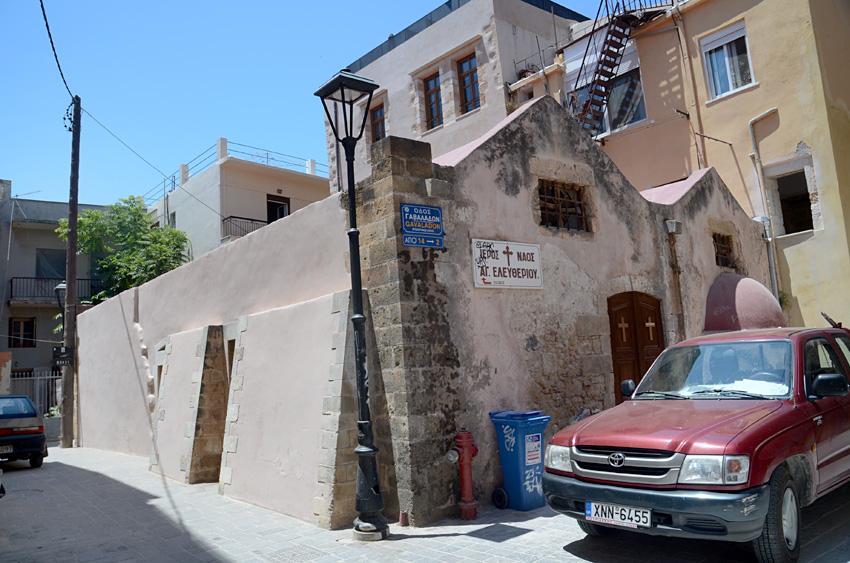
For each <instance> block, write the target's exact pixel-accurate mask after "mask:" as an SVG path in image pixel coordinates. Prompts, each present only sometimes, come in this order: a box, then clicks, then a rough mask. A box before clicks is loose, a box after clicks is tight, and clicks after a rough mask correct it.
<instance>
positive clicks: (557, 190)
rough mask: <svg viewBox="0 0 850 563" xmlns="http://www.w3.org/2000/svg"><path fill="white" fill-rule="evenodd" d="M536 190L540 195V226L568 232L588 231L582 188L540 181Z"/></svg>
mask: <svg viewBox="0 0 850 563" xmlns="http://www.w3.org/2000/svg"><path fill="white" fill-rule="evenodd" d="M537 189H538V192H539V195H540V225H542V226H544V227H554V228H556V229H565V230H570V231H584V232H589V231H590V229H589V228H588V222H587V207H586V205H585V202H584V200H583V199H582V188H580V187H579V186H575V185H572V184H564V183H561V182H553V181H550V180H540V182H539V184H538V186H537Z"/></svg>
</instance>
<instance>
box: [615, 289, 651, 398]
mask: <svg viewBox="0 0 850 563" xmlns="http://www.w3.org/2000/svg"><path fill="white" fill-rule="evenodd" d="M608 319H609V321H610V323H611V355H612V356H613V360H614V397H615V400H616V403H617V404H620V403H621V402H623V397H622V396H621V395H620V384H621V383H622V382H623V381H626V380H627V379H632V380H634V382H635V383H638V382H639V381H640V380H641V379H642V378H643V375H644V374H645V373H646V371H647V370H648V369H649V366H651V365H652V362H654V361H655V358H657V357H658V355H659V354H660V353H661V351H662V350H663V349H664V328H663V326H662V323H661V302H660V301H659V300H658V299H655V298H654V297H652V296H650V295H646V294H644V293H637V292H628V293H619V294H617V295H613V296H611V297H609V298H608Z"/></svg>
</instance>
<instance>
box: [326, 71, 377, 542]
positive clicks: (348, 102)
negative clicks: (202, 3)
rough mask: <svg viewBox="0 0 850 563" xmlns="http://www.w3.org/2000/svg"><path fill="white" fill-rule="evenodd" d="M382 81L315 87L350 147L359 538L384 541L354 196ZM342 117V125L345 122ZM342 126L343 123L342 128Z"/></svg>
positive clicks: (337, 81)
mask: <svg viewBox="0 0 850 563" xmlns="http://www.w3.org/2000/svg"><path fill="white" fill-rule="evenodd" d="M377 89H378V84H377V83H375V82H373V81H371V80H369V79H368V78H363V77H362V76H357V75H355V74H352V73H351V71H349V70H348V69H343V70H341V71H340V72H339V73H337V74H336V76H334V77H333V78H331V79H330V80H329V81H327V82H326V83H325V84H324V85H323V86H322V87H321V88H319V89H318V90H317V91H316V96H318V97H319V98H321V100H322V105H323V106H324V108H325V115H326V116H327V118H328V123H330V125H331V129H332V130H333V134H334V137H336V140H337V142H339V143H340V144H342V147H343V149H345V160H346V165H347V166H346V168H347V172H348V221H349V229H348V252H349V256H350V258H351V309H352V313H353V314H352V316H351V324H352V326H353V328H354V368H355V379H356V385H357V447H356V448H355V449H354V453H355V454H357V489H356V498H355V502H354V508H355V510H356V511H357V512H358V516H357V518H356V519H355V520H354V537H355V538H356V539H361V540H380V539H384V538H386V537H387V536H388V535H389V525H388V523H387V519H386V518H385V517H384V515H383V514H381V511H382V510H383V509H384V500H383V497H382V495H381V485H380V480H379V476H378V461H377V454H378V448H377V447H376V446H375V438H374V434H373V432H372V415H371V412H370V408H369V376H368V374H367V369H366V317H365V316H364V315H363V284H362V282H361V274H360V232H359V231H358V230H357V205H356V201H355V195H354V148H355V147H356V146H357V141H358V140H360V138H361V137H362V136H363V130H364V128H365V127H366V119H367V118H368V116H369V106H370V105H371V104H372V94H374V92H375V90H377ZM363 98H367V100H366V104H365V106H364V107H363V118H362V120H360V126H359V127H357V126H356V123H355V121H354V114H355V111H354V108H355V106H356V105H357V104H358V103H359V102H360V100H362V99H363ZM331 104H333V105H334V106H336V105H337V104H338V105H341V106H342V117H341V119H338V120H334V119H333V117H331V111H330V107H329V106H330V105H331ZM340 121H342V123H341V124H340ZM340 125H341V126H342V127H340Z"/></svg>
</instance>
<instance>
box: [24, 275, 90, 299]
mask: <svg viewBox="0 0 850 563" xmlns="http://www.w3.org/2000/svg"><path fill="white" fill-rule="evenodd" d="M63 281H65V279H64V278H12V279H11V283H12V292H11V294H10V297H9V300H10V301H51V302H55V301H56V291H55V289H56V286H57V285H59V284H60V283H62V282H63ZM104 289H105V287H104V286H103V282H102V281H101V280H95V279H91V278H82V279H77V300H78V301H87V300H89V299H91V298H92V296H93V295H95V294H97V293H100V292H101V291H103V290H104Z"/></svg>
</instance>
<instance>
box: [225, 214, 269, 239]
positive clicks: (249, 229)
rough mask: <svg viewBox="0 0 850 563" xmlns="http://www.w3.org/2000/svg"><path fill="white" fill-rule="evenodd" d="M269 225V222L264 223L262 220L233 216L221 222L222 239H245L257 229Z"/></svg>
mask: <svg viewBox="0 0 850 563" xmlns="http://www.w3.org/2000/svg"><path fill="white" fill-rule="evenodd" d="M268 224H269V222H268V221H263V220H262V219H249V218H247V217H236V216H234V215H231V216H230V217H225V218H224V219H222V220H221V233H222V234H221V236H222V238H227V237H243V236H245V235H247V234H248V233H253V232H254V231H256V230H257V229H262V228H263V227H265V226H266V225H268Z"/></svg>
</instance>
